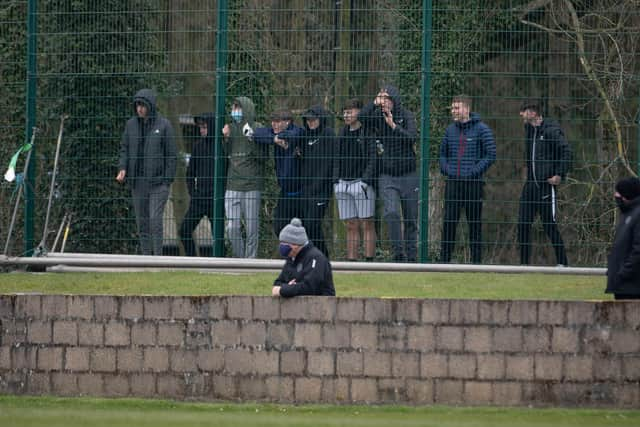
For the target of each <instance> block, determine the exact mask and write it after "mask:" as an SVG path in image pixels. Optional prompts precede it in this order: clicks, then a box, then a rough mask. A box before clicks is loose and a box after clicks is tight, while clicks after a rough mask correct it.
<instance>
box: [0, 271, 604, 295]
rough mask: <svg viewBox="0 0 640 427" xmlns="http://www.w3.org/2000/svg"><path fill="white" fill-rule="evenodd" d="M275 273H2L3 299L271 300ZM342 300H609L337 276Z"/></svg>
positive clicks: (554, 285) (569, 290) (542, 277)
mask: <svg viewBox="0 0 640 427" xmlns="http://www.w3.org/2000/svg"><path fill="white" fill-rule="evenodd" d="M275 277H276V274H275V273H246V274H244V273H243V274H240V273H228V274H223V273H201V272H195V271H194V272H160V273H4V274H3V273H0V293H15V292H37V293H49V294H110V295H270V290H271V284H272V283H273V280H274V278H275ZM334 282H335V287H336V292H337V294H338V296H343V297H394V298H471V299H537V300H539V299H549V300H609V299H611V296H610V295H605V294H604V293H603V292H604V287H605V278H604V276H568V275H552V274H501V273H334Z"/></svg>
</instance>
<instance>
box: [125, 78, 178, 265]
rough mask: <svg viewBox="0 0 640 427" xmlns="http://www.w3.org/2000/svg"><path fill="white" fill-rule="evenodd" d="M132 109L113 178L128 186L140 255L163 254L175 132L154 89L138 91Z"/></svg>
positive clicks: (174, 172)
mask: <svg viewBox="0 0 640 427" xmlns="http://www.w3.org/2000/svg"><path fill="white" fill-rule="evenodd" d="M133 110H134V113H135V116H134V117H132V118H130V119H129V120H128V121H127V124H126V125H125V128H124V133H123V135H122V140H121V142H120V158H119V160H118V175H117V176H116V181H118V182H119V183H121V184H122V183H126V184H127V187H129V188H130V189H131V196H132V200H133V209H134V210H135V212H136V224H137V226H138V235H139V240H140V249H141V251H142V254H143V255H151V254H153V255H162V243H163V231H164V227H163V221H162V220H163V218H162V216H163V214H164V207H165V205H166V203H167V199H168V198H169V187H170V186H171V183H172V182H173V180H174V178H175V175H176V164H177V157H178V156H177V153H178V150H177V147H176V142H175V132H174V131H173V126H171V122H170V121H169V120H167V119H166V118H164V117H163V116H162V115H161V114H160V113H159V112H158V110H157V107H156V94H155V92H154V91H153V90H151V89H141V90H139V91H138V93H136V95H135V96H134V97H133Z"/></svg>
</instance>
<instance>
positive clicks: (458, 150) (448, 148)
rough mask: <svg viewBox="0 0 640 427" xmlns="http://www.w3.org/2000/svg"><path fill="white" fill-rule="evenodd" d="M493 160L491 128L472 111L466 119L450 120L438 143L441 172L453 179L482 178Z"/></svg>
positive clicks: (494, 147) (494, 157)
mask: <svg viewBox="0 0 640 427" xmlns="http://www.w3.org/2000/svg"><path fill="white" fill-rule="evenodd" d="M495 161H496V143H495V140H494V137H493V132H492V131H491V128H489V126H487V125H486V124H485V123H484V122H482V121H481V120H480V115H479V114H477V113H471V114H470V115H469V121H467V122H464V123H461V122H453V123H451V124H450V125H449V126H447V129H446V130H445V132H444V137H443V138H442V143H441V144H440V172H441V173H442V174H443V175H444V176H446V177H447V178H452V179H476V180H479V179H482V176H483V175H484V173H485V172H486V171H487V169H489V167H490V166H491V165H492V164H493V163H494V162H495Z"/></svg>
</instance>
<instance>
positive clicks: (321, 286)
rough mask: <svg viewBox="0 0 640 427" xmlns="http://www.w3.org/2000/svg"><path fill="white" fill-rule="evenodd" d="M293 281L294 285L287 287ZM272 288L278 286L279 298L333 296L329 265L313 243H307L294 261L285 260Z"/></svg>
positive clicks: (331, 275)
mask: <svg viewBox="0 0 640 427" xmlns="http://www.w3.org/2000/svg"><path fill="white" fill-rule="evenodd" d="M293 279H295V280H296V283H295V284H294V285H289V282H290V281H291V280H293ZM273 286H280V296H282V297H295V296H299V295H324V296H335V294H336V290H335V288H334V287H333V274H332V273H331V264H330V263H329V260H328V259H327V257H326V256H324V254H323V253H322V252H320V250H319V249H318V248H316V247H315V246H313V243H311V242H308V243H307V244H306V245H305V246H304V247H303V248H302V249H300V252H298V255H296V257H295V258H294V259H291V258H287V261H286V262H285V264H284V266H283V267H282V271H281V272H280V275H279V276H278V278H277V279H276V280H275V281H274V282H273Z"/></svg>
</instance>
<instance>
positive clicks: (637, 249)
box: [605, 178, 640, 299]
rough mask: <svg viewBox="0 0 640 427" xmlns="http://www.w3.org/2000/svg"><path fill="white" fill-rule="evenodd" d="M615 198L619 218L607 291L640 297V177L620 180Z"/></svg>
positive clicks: (617, 295)
mask: <svg viewBox="0 0 640 427" xmlns="http://www.w3.org/2000/svg"><path fill="white" fill-rule="evenodd" d="M614 197H615V200H616V204H617V205H618V208H619V209H620V219H619V220H618V226H617V227H616V235H615V237H614V238H613V245H612V246H611V252H609V259H608V263H607V290H606V291H605V292H606V293H608V294H613V295H614V297H615V299H640V180H639V179H638V178H626V179H621V180H620V181H618V183H617V184H616V192H615V195H614Z"/></svg>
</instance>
